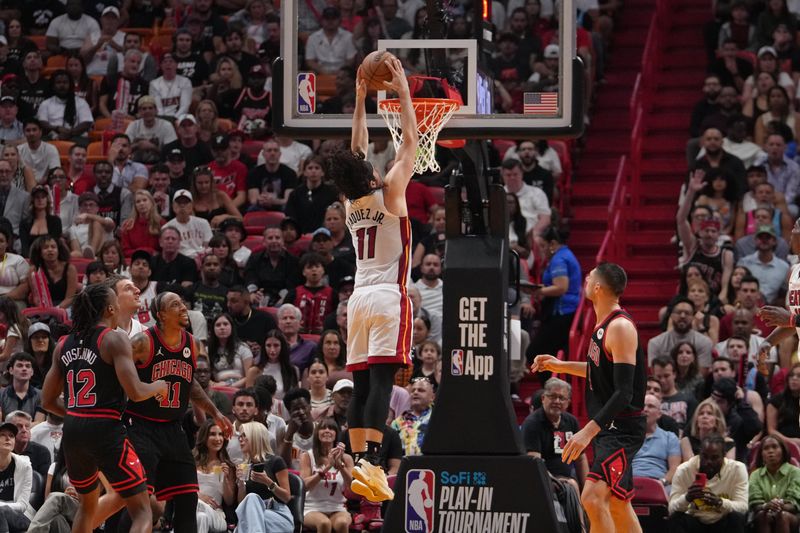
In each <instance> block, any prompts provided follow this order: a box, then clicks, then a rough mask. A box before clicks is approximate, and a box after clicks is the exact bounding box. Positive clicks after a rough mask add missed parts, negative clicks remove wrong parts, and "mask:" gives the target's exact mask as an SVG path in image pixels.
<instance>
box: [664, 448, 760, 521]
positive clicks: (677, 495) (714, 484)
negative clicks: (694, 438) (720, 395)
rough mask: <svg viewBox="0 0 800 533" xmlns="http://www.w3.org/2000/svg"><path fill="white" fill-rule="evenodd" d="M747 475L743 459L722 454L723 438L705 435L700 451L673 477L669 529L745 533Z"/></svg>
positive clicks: (681, 466)
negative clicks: (728, 457) (741, 461)
mask: <svg viewBox="0 0 800 533" xmlns="http://www.w3.org/2000/svg"><path fill="white" fill-rule="evenodd" d="M747 498H748V479H747V468H746V467H745V465H744V463H740V462H738V461H734V460H731V459H727V458H726V457H725V439H724V438H723V437H722V436H721V435H718V434H713V435H709V436H707V437H705V438H704V439H703V441H702V443H701V444H700V455H698V456H695V457H692V458H691V459H690V460H688V461H686V462H685V463H683V464H681V465H680V466H679V467H678V471H677V472H676V473H675V476H674V477H673V478H672V492H671V493H670V497H669V514H670V517H669V530H670V531H671V532H674V533H684V532H685V533H694V532H698V533H699V532H704V533H709V532H720V533H722V532H725V533H744V531H745V526H746V524H747V519H746V514H747V509H748V501H747Z"/></svg>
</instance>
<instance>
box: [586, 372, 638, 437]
mask: <svg viewBox="0 0 800 533" xmlns="http://www.w3.org/2000/svg"><path fill="white" fill-rule="evenodd" d="M635 370H636V365H631V364H628V363H614V385H615V387H614V388H615V389H616V390H615V391H614V394H612V395H611V398H609V399H608V401H607V402H606V404H605V405H604V406H603V408H602V409H600V411H599V412H598V413H597V414H596V415H595V417H594V421H595V422H596V423H597V425H598V426H600V427H601V428H605V427H606V426H607V425H608V424H610V423H611V422H612V421H613V420H614V417H615V416H617V414H619V412H620V411H622V410H623V409H625V408H626V407H627V406H628V405H629V404H630V402H631V399H632V398H633V375H634V372H635Z"/></svg>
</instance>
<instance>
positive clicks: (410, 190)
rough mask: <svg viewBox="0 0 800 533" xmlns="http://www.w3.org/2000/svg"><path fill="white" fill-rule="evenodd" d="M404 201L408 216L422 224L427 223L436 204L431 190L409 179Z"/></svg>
mask: <svg viewBox="0 0 800 533" xmlns="http://www.w3.org/2000/svg"><path fill="white" fill-rule="evenodd" d="M406 203H407V204H408V216H410V217H411V218H413V219H414V220H416V221H417V222H419V223H420V224H422V225H425V224H427V223H428V220H430V217H431V211H432V210H433V208H434V207H436V205H437V204H436V197H435V196H434V195H433V193H432V192H431V190H430V189H429V188H428V187H427V186H426V185H423V184H422V183H420V182H418V181H416V180H411V182H410V183H409V184H408V187H407V188H406Z"/></svg>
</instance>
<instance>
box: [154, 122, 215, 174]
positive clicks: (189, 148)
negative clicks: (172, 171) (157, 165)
mask: <svg viewBox="0 0 800 533" xmlns="http://www.w3.org/2000/svg"><path fill="white" fill-rule="evenodd" d="M175 131H177V133H178V139H177V140H175V141H172V142H171V143H169V144H167V145H166V146H164V148H163V150H162V151H161V155H162V157H163V158H164V159H167V160H169V159H168V158H169V157H170V156H171V154H172V153H173V150H175V149H178V150H180V152H181V154H183V159H184V161H186V166H185V167H184V168H185V169H186V170H184V172H187V171H188V172H192V171H194V169H195V168H197V167H199V166H202V165H207V164H208V163H210V162H211V161H212V160H213V159H214V156H213V155H212V153H211V149H210V148H209V147H208V145H207V144H206V143H204V142H203V141H201V140H200V138H199V137H198V136H197V119H196V118H194V115H192V114H186V115H180V116H179V117H178V119H177V120H176V121H175Z"/></svg>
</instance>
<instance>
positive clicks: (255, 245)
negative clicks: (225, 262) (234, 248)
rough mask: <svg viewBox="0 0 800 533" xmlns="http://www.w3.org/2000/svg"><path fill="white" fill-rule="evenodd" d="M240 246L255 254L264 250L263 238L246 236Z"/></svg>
mask: <svg viewBox="0 0 800 533" xmlns="http://www.w3.org/2000/svg"><path fill="white" fill-rule="evenodd" d="M242 245H243V246H247V247H248V248H250V250H251V251H252V252H253V253H254V254H256V253H258V252H261V251H263V250H264V238H263V237H262V236H260V235H248V236H247V238H246V239H245V240H244V241H242Z"/></svg>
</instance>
